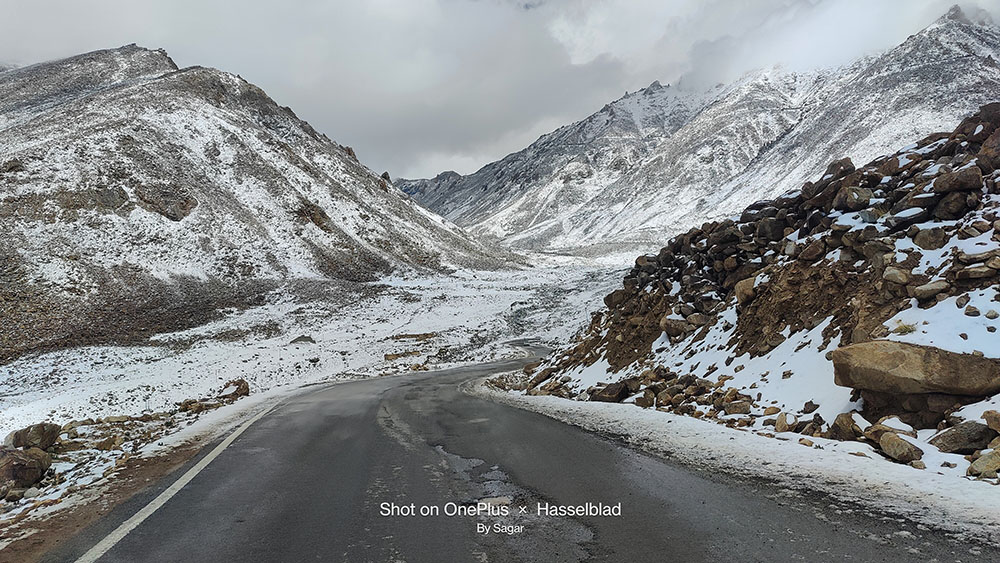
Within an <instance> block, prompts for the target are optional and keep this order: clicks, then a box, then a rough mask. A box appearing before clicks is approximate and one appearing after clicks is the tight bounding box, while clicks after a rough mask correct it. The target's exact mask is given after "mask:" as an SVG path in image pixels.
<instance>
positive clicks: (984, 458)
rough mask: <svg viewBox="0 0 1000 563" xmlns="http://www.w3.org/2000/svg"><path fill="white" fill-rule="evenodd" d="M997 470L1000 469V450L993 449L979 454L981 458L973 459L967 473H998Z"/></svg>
mask: <svg viewBox="0 0 1000 563" xmlns="http://www.w3.org/2000/svg"><path fill="white" fill-rule="evenodd" d="M997 470H1000V451H998V450H991V451H990V452H989V453H986V454H983V455H981V456H979V459H977V460H975V461H973V462H972V465H970V466H969V469H968V471H967V473H968V474H969V475H983V474H987V473H993V474H996V472H997Z"/></svg>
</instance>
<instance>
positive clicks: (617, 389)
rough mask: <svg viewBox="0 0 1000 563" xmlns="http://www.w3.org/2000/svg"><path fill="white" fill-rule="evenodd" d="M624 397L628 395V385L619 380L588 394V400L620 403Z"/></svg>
mask: <svg viewBox="0 0 1000 563" xmlns="http://www.w3.org/2000/svg"><path fill="white" fill-rule="evenodd" d="M626 397H628V386H626V385H625V383H623V382H621V381H619V382H616V383H612V384H611V385H608V386H606V387H604V388H603V389H600V390H598V391H596V392H595V393H593V394H592V395H591V396H590V400H591V401H600V402H602V403H620V402H622V401H624V400H625V398H626Z"/></svg>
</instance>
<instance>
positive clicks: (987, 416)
mask: <svg viewBox="0 0 1000 563" xmlns="http://www.w3.org/2000/svg"><path fill="white" fill-rule="evenodd" d="M983 420H985V421H986V426H989V427H990V428H992V429H993V430H995V431H997V432H1000V412H998V411H986V412H984V413H983Z"/></svg>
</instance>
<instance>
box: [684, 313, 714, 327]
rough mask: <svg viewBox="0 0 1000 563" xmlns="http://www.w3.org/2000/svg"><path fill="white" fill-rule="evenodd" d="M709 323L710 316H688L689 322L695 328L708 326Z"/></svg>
mask: <svg viewBox="0 0 1000 563" xmlns="http://www.w3.org/2000/svg"><path fill="white" fill-rule="evenodd" d="M708 321H709V318H708V316H707V315H704V314H702V313H691V314H690V315H688V316H687V322H689V323H691V324H693V325H695V326H704V325H707V324H708Z"/></svg>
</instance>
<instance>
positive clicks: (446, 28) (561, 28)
mask: <svg viewBox="0 0 1000 563" xmlns="http://www.w3.org/2000/svg"><path fill="white" fill-rule="evenodd" d="M981 1H982V3H983V5H989V4H990V2H989V0H981ZM952 3H954V0H881V1H879V0H631V1H626V0H523V1H515V0H365V1H363V2H359V1H357V0H354V1H347V0H284V1H282V2H264V1H259V0H243V1H239V2H237V1H231V2H222V1H214V0H170V1H160V2H136V1H134V0H90V1H86V2H82V1H79V0H47V1H45V2H21V1H15V0H0V9H2V12H0V13H3V18H2V19H0V62H7V63H15V64H19V65H25V64H30V63H34V62H39V61H44V60H49V59H53V58H60V57H64V56H68V55H72V54H76V53H80V52H84V51H90V50H94V49H101V48H107V47H116V46H119V45H124V44H128V43H138V44H140V45H143V46H147V47H162V48H164V49H166V50H167V51H168V52H169V53H170V55H171V56H172V57H173V59H174V60H175V61H176V62H177V64H178V65H180V66H189V65H203V66H213V67H217V68H220V69H223V70H227V71H230V72H234V73H239V74H240V75H242V76H243V77H244V78H246V79H247V80H250V81H251V82H254V83H256V84H257V85H259V86H261V87H262V88H264V89H265V90H266V91H267V92H268V93H269V94H270V95H271V96H272V97H273V98H274V99H275V100H276V101H277V102H278V103H280V104H282V105H288V106H291V107H292V109H294V110H295V111H296V113H297V114H298V115H299V116H300V117H302V118H304V119H306V120H307V121H309V122H310V123H312V124H313V125H314V126H315V127H316V128H317V129H319V130H321V131H323V132H324V133H326V134H327V135H329V136H330V137H331V138H333V139H335V140H337V141H338V142H341V143H343V144H347V145H351V146H353V147H354V148H355V150H356V151H357V153H358V156H359V158H360V159H361V160H362V162H365V163H366V164H368V165H369V166H370V167H371V168H373V169H375V170H376V171H378V172H381V171H383V170H387V171H389V172H390V173H391V174H392V175H393V177H399V176H406V177H421V176H431V175H434V174H436V173H438V172H440V171H442V170H446V169H452V170H457V171H459V172H462V173H468V172H473V171H475V170H476V169H478V168H479V167H480V166H482V165H483V164H486V163H487V162H490V161H493V160H496V159H498V158H500V157H502V156H504V155H505V154H507V153H510V152H513V151H516V150H520V149H521V148H524V147H525V146H527V145H528V144H529V143H531V142H532V141H533V140H534V139H536V138H537V137H538V136H539V135H541V134H543V133H546V132H548V131H551V130H552V129H554V128H556V127H558V126H560V125H563V124H565V123H569V122H572V121H575V120H578V119H581V118H583V117H586V116H587V115H589V114H590V113H593V112H594V111H596V110H598V109H600V108H601V106H603V105H604V104H605V103H607V102H609V101H611V100H614V99H616V98H618V97H620V96H621V95H622V94H623V93H624V92H625V91H634V90H636V89H638V88H642V87H644V86H646V85H648V84H649V83H650V82H652V81H653V80H659V81H661V82H662V83H664V84H667V83H670V82H676V81H677V80H678V79H679V77H681V76H685V75H686V78H685V81H684V84H690V85H699V84H712V83H714V82H719V81H725V80H729V79H732V78H734V77H737V76H738V75H740V74H742V73H743V72H745V71H746V70H749V69H751V68H755V67H760V66H766V65H771V64H775V63H782V64H785V65H786V66H789V67H792V68H810V67H815V66H819V65H834V64H838V63H844V62H847V61H849V60H851V59H853V58H855V57H857V56H860V55H862V54H866V53H872V52H877V51H881V50H884V49H886V48H889V47H891V46H893V45H895V44H897V43H899V42H901V41H902V40H904V39H905V38H906V36H907V35H909V34H911V33H914V32H916V31H917V30H919V29H920V28H922V27H924V26H925V25H927V24H929V23H930V22H932V21H933V20H934V19H936V18H937V17H938V16H940V15H941V14H943V13H944V12H945V11H947V9H948V7H949V6H950V5H951V4H952ZM973 4H974V3H973V2H966V3H963V5H966V6H971V5H973ZM994 4H995V3H994ZM989 9H990V10H992V11H993V12H994V17H995V18H997V16H1000V8H998V7H997V6H996V5H994V6H992V7H990V8H989Z"/></svg>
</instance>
